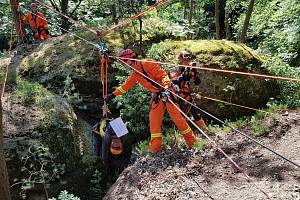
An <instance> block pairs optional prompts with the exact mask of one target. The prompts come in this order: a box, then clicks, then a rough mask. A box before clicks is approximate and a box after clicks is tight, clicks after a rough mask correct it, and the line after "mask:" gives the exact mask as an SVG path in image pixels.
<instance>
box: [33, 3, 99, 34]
mask: <svg viewBox="0 0 300 200" xmlns="http://www.w3.org/2000/svg"><path fill="white" fill-rule="evenodd" d="M36 2H37V3H38V4H40V5H41V6H43V7H45V8H48V9H50V10H52V11H53V12H55V13H56V14H58V15H61V16H63V17H65V18H67V19H68V20H70V21H71V22H72V23H73V24H75V25H76V26H79V27H81V28H83V29H85V30H87V31H90V32H92V33H94V34H97V31H95V30H93V29H91V28H89V27H87V26H86V25H85V24H84V23H82V22H77V21H75V20H74V19H72V18H71V17H69V16H67V15H65V14H63V13H61V12H59V11H57V10H55V9H54V8H52V7H51V6H49V5H48V4H45V3H43V2H41V1H39V0H36Z"/></svg>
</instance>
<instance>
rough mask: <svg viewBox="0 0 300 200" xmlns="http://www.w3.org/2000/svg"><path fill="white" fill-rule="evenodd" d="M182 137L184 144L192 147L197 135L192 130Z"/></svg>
mask: <svg viewBox="0 0 300 200" xmlns="http://www.w3.org/2000/svg"><path fill="white" fill-rule="evenodd" d="M182 137H183V138H184V140H185V143H186V145H187V146H188V147H190V148H191V147H193V145H194V144H195V142H196V141H197V137H196V136H195V134H194V133H193V132H192V131H190V132H188V133H186V134H184V135H182Z"/></svg>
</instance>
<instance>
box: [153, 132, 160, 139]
mask: <svg viewBox="0 0 300 200" xmlns="http://www.w3.org/2000/svg"><path fill="white" fill-rule="evenodd" d="M161 137H162V133H151V138H161Z"/></svg>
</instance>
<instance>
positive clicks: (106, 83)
mask: <svg viewBox="0 0 300 200" xmlns="http://www.w3.org/2000/svg"><path fill="white" fill-rule="evenodd" d="M108 62H109V57H106V61H105V63H106V72H105V73H106V80H105V86H106V88H105V97H107V95H108Z"/></svg>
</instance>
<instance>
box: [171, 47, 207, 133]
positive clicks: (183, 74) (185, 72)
mask: <svg viewBox="0 0 300 200" xmlns="http://www.w3.org/2000/svg"><path fill="white" fill-rule="evenodd" d="M178 60H179V64H180V65H191V66H193V65H194V66H195V64H196V63H195V62H193V60H194V56H193V54H192V53H191V52H189V51H186V50H184V51H181V52H180V53H179V55H178ZM169 75H170V78H171V80H172V82H173V84H174V85H175V88H176V90H177V92H178V93H179V95H180V96H181V97H182V98H184V99H186V100H187V101H191V100H193V98H192V95H191V83H194V84H195V85H199V84H200V83H201V80H200V75H199V73H198V72H197V70H196V69H195V68H185V67H182V66H179V67H178V66H176V67H173V68H172V69H171V70H170V74H169ZM179 106H180V109H182V110H183V111H185V113H187V114H189V113H191V115H192V116H193V118H194V120H195V122H196V124H197V125H198V126H199V127H200V128H204V129H207V126H206V124H205V122H204V120H203V118H202V116H201V114H200V112H199V110H198V109H197V108H195V107H193V106H191V105H189V104H188V103H186V102H185V101H183V100H179Z"/></svg>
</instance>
